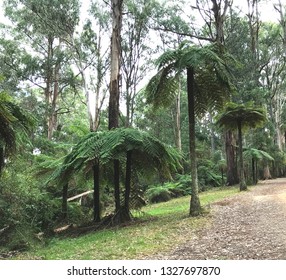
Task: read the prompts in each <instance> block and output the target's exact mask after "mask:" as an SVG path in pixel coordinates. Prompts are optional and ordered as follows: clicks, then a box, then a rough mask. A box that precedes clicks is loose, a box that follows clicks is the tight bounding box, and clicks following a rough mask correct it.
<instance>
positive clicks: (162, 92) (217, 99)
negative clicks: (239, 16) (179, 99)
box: [146, 42, 231, 216]
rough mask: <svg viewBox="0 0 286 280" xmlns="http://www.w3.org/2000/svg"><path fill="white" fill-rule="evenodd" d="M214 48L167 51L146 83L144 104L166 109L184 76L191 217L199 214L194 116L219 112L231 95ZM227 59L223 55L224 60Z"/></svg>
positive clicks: (184, 46)
mask: <svg viewBox="0 0 286 280" xmlns="http://www.w3.org/2000/svg"><path fill="white" fill-rule="evenodd" d="M217 47H218V46H217V45H207V46H204V47H198V46H195V45H190V44H188V43H187V42H184V43H183V44H181V46H180V47H179V48H178V49H176V50H169V51H166V52H165V53H164V54H162V55H161V56H160V57H159V59H158V60H157V65H158V73H157V74H156V75H155V76H153V77H152V78H151V80H150V81H149V83H148V85H147V88H146V94H147V101H148V102H149V103H152V104H154V106H155V108H156V107H160V106H168V105H169V104H170V103H171V102H172V100H173V98H174V96H175V94H176V91H177V86H178V78H179V77H180V75H182V74H184V73H185V74H186V76H187V95H188V121H189V152H190V159H191V175H192V196H191V202H190V215H193V216H196V215H199V214H200V212H201V206H200V200H199V196H198V178H197V163H196V161H197V160H196V141H195V124H196V121H195V116H196V115H200V116H203V115H204V114H205V113H206V112H207V110H211V111H212V110H218V109H220V108H222V106H223V104H224V102H225V100H226V99H227V98H228V97H229V94H230V91H231V82H230V75H229V69H228V66H227V65H226V62H225V60H224V59H223V58H222V57H220V56H219V55H218V54H217ZM226 57H227V56H226V55H225V57H224V58H226Z"/></svg>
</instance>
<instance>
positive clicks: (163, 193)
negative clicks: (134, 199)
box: [146, 186, 172, 203]
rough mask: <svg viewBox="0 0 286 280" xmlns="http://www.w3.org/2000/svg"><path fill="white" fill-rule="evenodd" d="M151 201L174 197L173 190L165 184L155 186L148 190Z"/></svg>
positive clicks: (156, 201) (161, 200)
mask: <svg viewBox="0 0 286 280" xmlns="http://www.w3.org/2000/svg"><path fill="white" fill-rule="evenodd" d="M146 196H147V199H148V201H149V202H150V203H158V202H166V201H168V200H170V199H171V198H172V196H171V192H170V191H169V190H168V189H167V188H166V187H164V186H153V187H151V188H149V189H148V190H147V191H146Z"/></svg>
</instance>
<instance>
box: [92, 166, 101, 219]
mask: <svg viewBox="0 0 286 280" xmlns="http://www.w3.org/2000/svg"><path fill="white" fill-rule="evenodd" d="M93 190H94V192H93V220H94V221H95V222H97V223H98V222H100V220H101V219H100V216H101V215H100V184H99V163H98V161H95V162H94V165H93Z"/></svg>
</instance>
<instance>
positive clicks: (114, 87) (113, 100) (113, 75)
mask: <svg viewBox="0 0 286 280" xmlns="http://www.w3.org/2000/svg"><path fill="white" fill-rule="evenodd" d="M122 3H123V0H112V1H111V6H112V35H111V62H110V63H111V66H110V67H111V71H110V85H109V87H110V89H109V90H110V96H109V110H108V128H109V129H113V128H117V127H118V126H119V95H120V86H119V81H120V60H121V38H120V33H121V25H122ZM119 173H120V171H119V161H118V160H115V161H114V196H115V212H116V213H119V212H120V177H119Z"/></svg>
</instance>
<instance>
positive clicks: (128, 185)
mask: <svg viewBox="0 0 286 280" xmlns="http://www.w3.org/2000/svg"><path fill="white" fill-rule="evenodd" d="M131 174H132V151H128V152H127V155H126V176H125V201H124V210H125V212H126V215H130V207H129V202H130V192H131ZM130 220H131V218H130Z"/></svg>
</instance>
